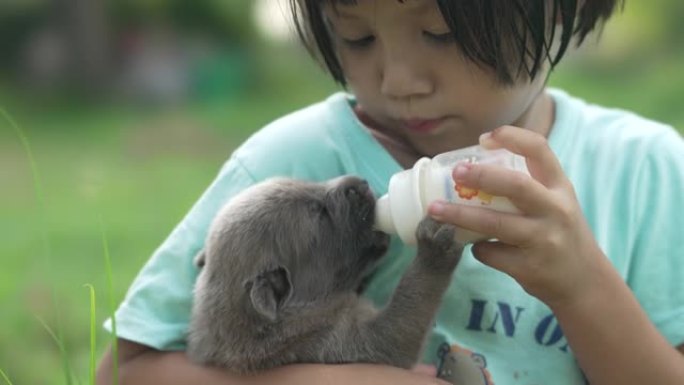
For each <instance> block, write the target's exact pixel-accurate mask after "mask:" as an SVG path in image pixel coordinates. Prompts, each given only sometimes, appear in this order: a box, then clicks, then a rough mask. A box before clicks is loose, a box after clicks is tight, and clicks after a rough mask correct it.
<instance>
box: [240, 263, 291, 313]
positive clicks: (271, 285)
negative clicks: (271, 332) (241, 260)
mask: <svg viewBox="0 0 684 385" xmlns="http://www.w3.org/2000/svg"><path fill="white" fill-rule="evenodd" d="M245 289H246V290H247V292H248V293H249V299H250V301H251V302H252V307H254V310H256V311H257V312H258V313H259V314H261V315H263V316H264V317H266V318H268V319H269V320H271V321H275V320H277V319H278V315H279V312H280V310H281V309H282V307H283V305H284V304H285V302H287V300H288V299H289V298H290V296H291V295H292V281H291V280H290V272H289V271H287V269H286V268H285V267H283V266H278V267H276V268H274V269H270V270H266V271H264V272H261V273H259V274H257V275H256V276H255V277H254V278H252V279H250V280H248V281H247V282H245Z"/></svg>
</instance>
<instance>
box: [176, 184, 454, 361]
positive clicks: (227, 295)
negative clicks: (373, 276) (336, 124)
mask: <svg viewBox="0 0 684 385" xmlns="http://www.w3.org/2000/svg"><path fill="white" fill-rule="evenodd" d="M374 208H375V200H374V198H373V194H372V193H371V191H370V189H369V188H368V185H367V183H366V182H365V181H363V180H361V179H358V178H355V177H341V178H337V179H335V180H332V181H329V182H326V183H311V182H303V181H296V180H292V179H282V178H279V179H271V180H268V181H266V182H262V183H260V184H257V185H255V186H253V187H251V188H249V189H247V190H245V191H244V192H242V193H241V194H239V195H238V196H236V197H235V198H234V199H232V200H231V201H230V202H229V203H228V204H227V205H226V206H225V207H224V208H223V209H222V210H221V211H220V213H219V214H218V216H217V217H216V219H215V220H214V222H213V223H212V225H211V228H210V230H209V235H208V237H207V241H206V244H205V248H204V250H203V251H202V252H201V253H200V254H199V255H198V257H197V258H196V263H197V264H198V266H201V267H202V270H201V272H200V274H199V277H198V280H197V284H196V288H195V301H194V305H193V311H192V319H191V322H190V331H189V335H188V351H187V353H188V355H189V357H190V358H191V359H192V360H194V361H195V362H199V363H204V364H210V365H216V366H222V367H227V368H230V369H232V370H235V371H238V372H241V373H249V372H254V371H258V370H261V369H266V368H271V367H274V366H279V365H284V364H288V363H301V362H310V363H311V362H320V363H346V362H369V363H383V364H390V365H394V366H398V367H403V368H409V367H411V366H413V365H414V364H415V363H416V362H417V360H418V358H419V356H420V353H421V350H422V347H423V344H424V341H425V339H426V336H427V334H428V332H429V330H430V329H431V327H432V322H433V318H434V315H435V313H436V311H437V308H438V306H439V303H440V300H441V297H442V294H443V293H444V290H445V289H446V287H447V286H448V284H449V282H450V280H451V276H452V273H453V270H454V268H455V267H456V264H457V263H458V260H459V258H460V255H461V251H462V248H463V247H462V245H459V244H456V243H455V242H454V228H453V226H449V225H441V224H438V223H437V222H435V221H433V220H431V219H424V220H423V221H422V222H421V223H420V225H419V227H418V229H417V231H416V235H417V239H418V253H417V256H416V257H415V259H414V260H413V262H412V264H411V265H410V266H409V267H408V269H407V270H406V272H405V273H404V275H403V277H402V279H401V281H400V283H399V285H398V287H397V288H396V290H395V292H394V294H393V296H392V299H391V300H390V301H389V303H388V304H387V306H386V307H384V308H383V309H381V310H377V309H375V308H374V307H373V306H372V305H371V304H370V302H368V301H367V300H365V299H363V298H361V297H359V296H358V294H357V293H356V289H357V288H358V287H359V285H360V284H361V280H362V279H363V278H364V276H365V275H367V273H368V272H369V271H370V269H372V267H373V266H374V265H375V264H376V262H377V261H378V260H379V259H380V257H382V255H383V254H385V252H386V250H387V246H388V240H389V237H388V236H387V235H386V234H384V233H381V232H379V231H375V230H374V229H373V227H372V226H373V213H374Z"/></svg>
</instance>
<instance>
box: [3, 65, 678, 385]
mask: <svg viewBox="0 0 684 385" xmlns="http://www.w3.org/2000/svg"><path fill="white" fill-rule="evenodd" d="M288 63H289V64H288ZM302 63H303V62H301V61H292V62H288V61H284V62H283V64H282V66H281V72H278V73H273V74H266V75H265V76H264V78H263V79H262V80H261V82H262V83H263V84H267V85H269V87H268V88H265V87H264V86H263V84H262V86H261V88H260V89H255V90H247V91H246V93H245V94H244V95H243V98H242V99H226V100H221V99H214V100H211V101H206V102H203V103H195V104H189V105H183V106H178V107H176V108H169V109H147V108H138V107H135V106H124V105H113V106H112V105H105V106H102V105H88V104H81V103H69V102H65V103H60V104H56V105H55V104H46V105H43V104H41V102H39V101H35V100H33V99H27V98H26V97H23V98H22V97H19V96H16V94H18V92H15V91H10V90H9V89H7V88H4V89H0V105H5V106H8V110H9V111H10V112H11V113H12V115H13V116H14V118H15V120H16V121H18V122H20V123H21V126H22V128H23V129H24V131H23V133H22V134H19V133H18V132H17V131H16V130H15V129H14V128H13V127H12V125H11V124H8V123H6V122H5V121H0V194H1V195H0V213H2V214H1V215H0V261H1V263H2V268H0V303H2V304H3V314H2V317H0V341H2V343H0V368H2V371H0V375H1V376H2V379H3V380H4V381H5V382H6V383H8V384H11V382H10V379H9V376H10V375H11V376H12V380H13V381H14V383H16V384H47V383H50V384H54V383H69V382H70V381H74V382H75V383H79V382H81V381H83V382H85V381H90V382H92V381H93V380H92V378H93V377H92V376H93V372H92V370H93V361H94V360H97V359H98V358H99V357H100V356H101V355H102V353H103V351H104V349H105V348H106V347H107V345H108V344H109V343H110V341H111V339H110V336H109V335H108V334H107V333H105V331H104V330H103V329H102V327H101V324H102V322H103V321H104V320H105V318H107V316H108V315H109V314H112V311H113V309H114V308H115V307H116V306H117V305H118V304H119V303H120V301H121V300H122V299H123V296H124V295H125V292H126V289H127V288H128V286H129V285H130V283H131V282H132V280H133V279H134V277H135V275H136V274H137V272H138V271H139V269H140V268H141V267H142V265H143V264H144V263H145V261H146V260H147V259H148V257H149V255H150V254H151V253H152V252H153V251H154V249H155V248H156V247H157V246H158V245H159V244H160V242H161V241H162V240H163V239H164V238H165V237H166V236H167V235H168V234H169V233H170V231H171V230H172V229H173V227H174V226H175V225H176V224H177V223H178V222H179V221H180V220H181V219H182V217H183V215H184V214H185V213H186V212H187V211H188V209H189V208H190V207H191V205H192V204H193V203H194V202H195V201H196V200H197V198H198V197H199V195H200V194H201V193H202V191H203V190H204V189H205V188H206V186H207V185H208V184H209V183H210V182H211V180H212V179H213V178H214V176H215V175H216V173H217V172H218V170H219V168H220V166H221V164H222V163H223V162H224V161H225V160H226V159H227V157H228V156H229V154H230V152H231V151H232V149H233V148H234V147H235V146H236V145H238V144H239V143H240V142H241V141H243V140H244V139H245V138H246V137H247V136H248V135H249V134H250V133H251V132H253V131H254V130H256V129H258V128H259V127H261V126H263V125H264V124H266V123H267V122H269V121H271V120H273V119H274V118H276V117H278V116H281V115H283V114H284V113H286V112H288V111H291V110H294V109H296V108H299V107H301V106H304V105H306V104H309V103H311V102H313V101H315V100H319V99H321V98H322V97H324V96H325V95H326V94H328V93H329V92H331V91H332V90H333V89H334V87H333V86H332V85H331V83H330V82H329V81H327V80H326V79H325V78H324V77H323V75H322V74H321V73H320V72H319V71H318V70H317V69H316V68H315V66H314V65H312V64H310V63H309V62H308V61H307V62H305V63H306V64H302ZM681 63H684V57H682V56H679V57H677V56H675V57H673V58H670V59H668V60H664V61H660V62H657V61H654V62H650V63H646V64H638V65H637V64H631V65H625V66H622V67H610V66H609V67H603V68H602V67H600V66H594V67H587V66H586V65H581V66H579V65H573V66H570V65H568V66H564V67H561V68H560V69H559V71H558V73H557V74H554V75H553V76H552V78H551V79H552V80H551V84H552V85H555V86H560V87H562V88H565V89H567V90H568V91H569V92H570V93H572V94H575V95H578V96H580V97H584V98H587V99H588V100H590V101H592V102H596V103H599V104H605V105H611V106H617V107H622V108H626V109H632V110H635V111H637V112H639V113H641V114H643V115H646V116H648V117H651V118H654V119H658V120H662V121H665V122H666V123H669V124H672V125H675V126H677V127H679V128H680V129H682V128H684V109H683V108H681V99H682V96H684V77H682V75H681V74H680V72H679V71H680V70H679V69H680V68H682V64H681ZM28 144H30V147H28V146H27V145H28ZM27 148H30V152H27V151H29V150H27ZM105 229H106V231H105ZM103 253H104V257H103ZM46 256H49V258H48V260H46ZM84 284H88V285H90V287H89V289H88V293H89V295H90V296H89V297H86V296H84V290H83V289H84V287H83V285H84ZM95 295H97V298H99V299H100V300H99V301H95ZM103 298H106V300H102V299H103ZM36 317H38V318H40V319H41V320H44V322H41V321H39V320H38V319H37V318H36ZM43 324H45V326H43ZM58 326H59V327H58ZM53 329H54V330H53ZM72 374H73V375H72ZM72 377H73V378H72ZM0 382H2V380H0Z"/></svg>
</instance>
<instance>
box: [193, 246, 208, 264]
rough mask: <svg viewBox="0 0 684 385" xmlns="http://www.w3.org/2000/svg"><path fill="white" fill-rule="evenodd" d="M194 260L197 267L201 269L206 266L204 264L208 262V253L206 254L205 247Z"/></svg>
mask: <svg viewBox="0 0 684 385" xmlns="http://www.w3.org/2000/svg"><path fill="white" fill-rule="evenodd" d="M193 262H194V264H195V266H197V268H199V269H201V268H203V267H204V264H205V262H206V255H205V254H204V249H202V250H200V252H199V253H197V255H195V258H194V259H193Z"/></svg>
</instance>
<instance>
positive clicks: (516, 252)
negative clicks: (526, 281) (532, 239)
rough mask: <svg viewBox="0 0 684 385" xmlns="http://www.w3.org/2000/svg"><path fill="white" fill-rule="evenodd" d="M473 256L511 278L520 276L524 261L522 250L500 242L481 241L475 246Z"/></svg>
mask: <svg viewBox="0 0 684 385" xmlns="http://www.w3.org/2000/svg"><path fill="white" fill-rule="evenodd" d="M472 251H473V256H474V257H475V258H476V259H477V260H478V261H480V262H482V263H484V264H485V265H487V266H489V267H491V268H493V269H496V270H499V271H501V272H504V273H506V274H508V275H510V276H511V277H514V278H516V277H517V276H518V273H519V270H520V269H521V268H520V266H522V265H523V263H522V260H523V259H524V258H525V257H524V255H522V254H521V252H520V249H519V248H517V247H515V246H512V245H507V244H504V243H501V242H498V241H481V242H477V243H475V244H474V245H473V248H472Z"/></svg>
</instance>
